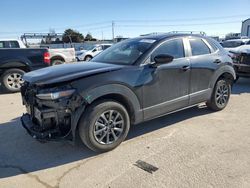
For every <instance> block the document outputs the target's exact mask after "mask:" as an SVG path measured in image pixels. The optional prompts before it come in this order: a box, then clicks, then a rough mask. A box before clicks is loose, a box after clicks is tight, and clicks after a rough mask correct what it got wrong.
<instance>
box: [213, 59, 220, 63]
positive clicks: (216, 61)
mask: <svg viewBox="0 0 250 188" xmlns="http://www.w3.org/2000/svg"><path fill="white" fill-rule="evenodd" d="M214 63H216V64H220V63H222V62H221V60H219V59H216V60H215V61H214Z"/></svg>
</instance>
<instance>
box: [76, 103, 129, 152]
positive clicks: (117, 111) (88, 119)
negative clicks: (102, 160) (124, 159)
mask: <svg viewBox="0 0 250 188" xmlns="http://www.w3.org/2000/svg"><path fill="white" fill-rule="evenodd" d="M129 128H130V120H129V115H128V113H127V110H126V109H125V108H124V106H122V105H121V104H120V103H117V102H115V101H100V102H98V103H95V104H93V105H91V106H89V107H88V108H87V109H86V111H85V113H84V115H83V116H82V118H81V119H80V122H79V135H80V138H81V140H82V141H83V143H84V144H85V145H86V146H87V147H89V148H90V149H91V150H93V151H97V152H106V151H110V150H112V149H114V148H115V147H117V146H118V145H119V144H120V143H121V142H122V141H123V140H124V139H125V138H126V136H127V134H128V131H129Z"/></svg>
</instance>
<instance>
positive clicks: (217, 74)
mask: <svg viewBox="0 0 250 188" xmlns="http://www.w3.org/2000/svg"><path fill="white" fill-rule="evenodd" d="M224 73H229V74H231V75H232V76H233V78H234V80H235V79H236V74H235V71H234V68H233V67H232V66H230V65H224V66H222V67H220V68H219V69H218V70H217V71H216V72H215V73H214V75H213V77H212V79H211V81H210V84H209V87H210V88H214V86H215V83H216V81H217V80H218V78H219V77H220V76H221V75H222V74H224Z"/></svg>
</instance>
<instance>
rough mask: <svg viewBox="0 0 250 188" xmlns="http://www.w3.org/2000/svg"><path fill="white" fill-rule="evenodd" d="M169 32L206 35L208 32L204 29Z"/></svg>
mask: <svg viewBox="0 0 250 188" xmlns="http://www.w3.org/2000/svg"><path fill="white" fill-rule="evenodd" d="M168 33H185V34H198V35H202V36H206V33H205V32H204V31H170V32H168Z"/></svg>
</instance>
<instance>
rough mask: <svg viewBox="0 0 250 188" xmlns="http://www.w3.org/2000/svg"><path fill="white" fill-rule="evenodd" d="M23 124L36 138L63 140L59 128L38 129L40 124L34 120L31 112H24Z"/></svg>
mask: <svg viewBox="0 0 250 188" xmlns="http://www.w3.org/2000/svg"><path fill="white" fill-rule="evenodd" d="M21 122H22V126H23V127H24V128H25V129H26V130H27V132H28V133H29V134H30V135H31V136H32V137H33V138H35V139H37V140H40V141H56V140H62V139H63V138H62V136H60V131H59V130H58V129H50V130H47V131H38V129H39V125H36V124H34V123H33V122H32V120H31V116H30V115H29V114H24V115H23V116H22V117H21Z"/></svg>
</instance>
